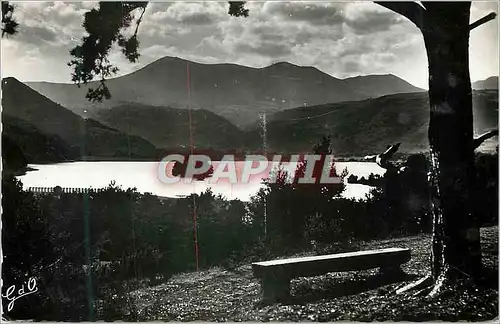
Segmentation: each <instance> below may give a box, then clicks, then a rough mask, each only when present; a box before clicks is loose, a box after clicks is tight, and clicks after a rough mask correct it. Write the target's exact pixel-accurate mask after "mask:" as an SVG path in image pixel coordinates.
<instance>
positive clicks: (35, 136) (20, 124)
mask: <svg viewBox="0 0 500 324" xmlns="http://www.w3.org/2000/svg"><path fill="white" fill-rule="evenodd" d="M2 138H6V141H7V142H10V143H12V144H14V145H16V146H17V147H18V148H19V149H20V150H21V151H22V153H23V155H24V157H25V158H26V161H27V163H48V162H61V161H66V160H74V159H77V158H79V155H80V152H79V150H78V149H76V148H75V147H71V146H69V145H68V143H66V142H65V141H64V140H63V139H62V138H61V137H59V136H57V135H47V134H44V133H42V132H40V131H39V130H38V129H37V128H36V127H35V126H33V124H31V123H29V122H26V121H24V120H22V119H19V118H16V117H12V116H9V115H7V114H3V116H2ZM8 151H10V149H4V150H2V154H4V153H5V154H9V152H8Z"/></svg>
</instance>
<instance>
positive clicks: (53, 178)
mask: <svg viewBox="0 0 500 324" xmlns="http://www.w3.org/2000/svg"><path fill="white" fill-rule="evenodd" d="M236 163H239V162H236ZM241 163H244V162H241ZM335 164H336V166H337V170H343V169H345V168H347V171H348V172H349V174H354V175H357V176H358V177H361V176H364V177H365V178H366V177H368V175H369V174H370V173H374V174H383V173H384V172H385V170H384V169H382V168H380V167H379V166H378V165H377V164H375V163H372V162H336V163H335ZM158 166H159V163H158V162H116V161H113V162H70V163H57V164H44V165H39V164H30V165H29V167H32V168H35V169H37V170H36V171H29V172H27V173H26V174H25V175H23V176H20V177H18V179H19V180H21V182H22V183H23V187H24V188H29V187H55V186H61V187H63V188H64V187H68V188H94V189H97V188H104V187H107V186H108V185H109V184H110V183H111V181H115V183H116V184H117V185H119V186H121V187H122V188H123V189H127V188H133V187H135V188H137V191H138V192H149V193H151V194H154V195H157V196H162V197H179V196H185V195H189V194H191V193H193V192H196V193H200V192H203V191H205V190H206V189H208V188H211V189H212V191H213V192H214V193H215V194H222V195H223V196H225V197H227V198H229V199H240V200H242V201H248V200H249V199H250V197H251V196H252V195H254V194H255V193H256V192H257V191H258V190H259V188H260V187H261V186H262V184H261V180H262V177H259V176H257V177H253V178H252V181H251V182H250V183H247V184H243V183H238V184H230V183H228V182H224V183H217V184H210V183H209V181H208V179H207V180H204V181H193V182H192V183H190V184H189V183H184V182H183V181H182V180H181V182H179V183H176V184H165V183H163V182H161V181H160V179H159V177H158ZM339 173H340V172H339ZM370 189H371V187H369V186H366V185H361V184H347V185H346V190H345V191H344V193H343V196H344V197H348V198H356V199H362V198H364V197H365V195H366V194H367V193H368V192H369V190H370Z"/></svg>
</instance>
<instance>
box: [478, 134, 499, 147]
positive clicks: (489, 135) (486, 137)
mask: <svg viewBox="0 0 500 324" xmlns="http://www.w3.org/2000/svg"><path fill="white" fill-rule="evenodd" d="M494 136H498V129H494V130H491V131H489V132H487V133H484V134H483V135H481V136H479V137H478V138H475V139H474V149H477V148H478V147H479V146H481V144H483V142H484V141H486V140H487V139H490V138H492V137H494Z"/></svg>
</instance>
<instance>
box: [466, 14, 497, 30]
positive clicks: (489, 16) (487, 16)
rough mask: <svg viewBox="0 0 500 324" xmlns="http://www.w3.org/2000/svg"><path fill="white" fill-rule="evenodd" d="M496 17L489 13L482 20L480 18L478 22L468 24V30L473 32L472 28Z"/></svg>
mask: <svg viewBox="0 0 500 324" xmlns="http://www.w3.org/2000/svg"><path fill="white" fill-rule="evenodd" d="M496 16H497V14H496V13H494V12H490V13H489V14H488V15H486V16H484V17H483V18H481V19H479V20H476V21H475V22H473V23H472V24H470V25H469V30H473V29H474V28H476V27H479V26H481V25H482V24H485V23H487V22H488V21H490V20H493V19H495V17H496Z"/></svg>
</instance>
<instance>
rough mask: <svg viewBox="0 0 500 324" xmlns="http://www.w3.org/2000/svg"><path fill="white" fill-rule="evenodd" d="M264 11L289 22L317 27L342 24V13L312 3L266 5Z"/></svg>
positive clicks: (273, 3)
mask: <svg viewBox="0 0 500 324" xmlns="http://www.w3.org/2000/svg"><path fill="white" fill-rule="evenodd" d="M264 10H265V11H266V12H267V13H268V14H271V15H278V16H280V17H281V18H284V19H286V20H290V21H303V22H308V23H310V24H312V25H318V26H325V25H329V26H333V25H339V24H341V23H342V22H343V16H342V12H341V10H340V9H339V8H337V7H334V6H325V5H323V4H312V3H300V4H299V3H296V2H289V3H281V2H270V3H266V5H265V6H264Z"/></svg>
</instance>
